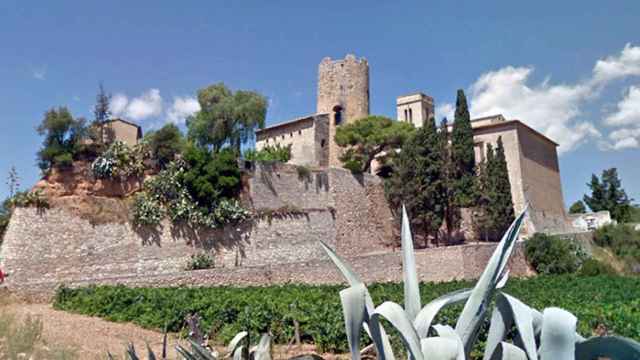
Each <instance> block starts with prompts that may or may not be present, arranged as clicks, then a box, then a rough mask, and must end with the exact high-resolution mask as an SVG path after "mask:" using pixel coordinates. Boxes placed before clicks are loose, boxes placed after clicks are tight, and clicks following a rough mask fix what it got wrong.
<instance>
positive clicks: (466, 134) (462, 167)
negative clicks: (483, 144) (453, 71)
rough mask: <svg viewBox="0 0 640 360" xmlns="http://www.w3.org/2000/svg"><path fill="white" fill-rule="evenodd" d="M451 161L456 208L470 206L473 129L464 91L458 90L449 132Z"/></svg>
mask: <svg viewBox="0 0 640 360" xmlns="http://www.w3.org/2000/svg"><path fill="white" fill-rule="evenodd" d="M451 161H452V170H453V177H452V179H453V180H454V197H455V201H456V203H457V205H458V206H460V207H467V206H472V205H473V204H474V203H475V201H476V198H475V197H476V193H475V186H474V184H475V180H476V174H475V167H476V162H475V153H474V150H473V129H472V128H471V117H470V115H469V108H468V106H467V98H466V97H465V95H464V91H462V90H458V95H457V99H456V112H455V121H454V123H453V129H452V131H451Z"/></svg>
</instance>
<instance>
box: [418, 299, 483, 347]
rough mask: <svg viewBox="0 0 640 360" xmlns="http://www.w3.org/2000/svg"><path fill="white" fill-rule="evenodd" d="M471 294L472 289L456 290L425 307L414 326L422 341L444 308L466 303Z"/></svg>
mask: <svg viewBox="0 0 640 360" xmlns="http://www.w3.org/2000/svg"><path fill="white" fill-rule="evenodd" d="M470 294H471V289H462V290H456V291H453V292H450V293H448V294H445V295H442V296H440V297H438V298H436V299H434V300H432V301H431V302H430V303H428V304H427V305H425V307H423V308H422V310H420V312H419V313H418V316H416V319H415V320H414V321H413V326H414V327H415V328H416V331H417V332H418V336H420V338H421V339H424V338H426V337H427V334H428V333H429V328H430V327H431V323H432V322H433V319H434V318H435V317H436V315H438V313H439V312H440V310H442V308H443V307H445V306H447V305H453V304H456V303H459V302H460V301H464V300H466V299H467V298H469V295H470Z"/></svg>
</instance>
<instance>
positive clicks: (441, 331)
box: [433, 324, 464, 360]
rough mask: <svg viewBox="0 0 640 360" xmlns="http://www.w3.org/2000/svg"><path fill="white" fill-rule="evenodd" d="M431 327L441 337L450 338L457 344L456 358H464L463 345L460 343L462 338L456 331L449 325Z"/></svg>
mask: <svg viewBox="0 0 640 360" xmlns="http://www.w3.org/2000/svg"><path fill="white" fill-rule="evenodd" d="M433 328H434V329H435V330H436V332H437V333H438V335H440V337H443V338H447V339H452V340H454V341H455V342H456V343H457V344H458V352H457V355H456V360H464V345H463V344H462V340H461V339H460V336H458V333H456V331H455V330H454V329H453V328H452V327H451V326H449V325H440V324H438V325H434V326H433Z"/></svg>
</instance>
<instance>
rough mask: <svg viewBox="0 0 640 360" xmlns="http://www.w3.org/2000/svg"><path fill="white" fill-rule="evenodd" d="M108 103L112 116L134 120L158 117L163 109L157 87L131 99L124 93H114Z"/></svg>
mask: <svg viewBox="0 0 640 360" xmlns="http://www.w3.org/2000/svg"><path fill="white" fill-rule="evenodd" d="M110 105H111V113H112V114H113V116H114V117H125V118H126V119H129V120H135V121H141V120H145V119H148V118H152V117H158V116H160V115H161V114H162V110H163V104H162V96H160V90H158V89H149V90H147V91H145V92H144V93H142V95H140V96H139V97H135V98H133V99H131V100H129V98H128V97H127V96H126V95H124V94H116V95H114V96H113V98H111V104H110Z"/></svg>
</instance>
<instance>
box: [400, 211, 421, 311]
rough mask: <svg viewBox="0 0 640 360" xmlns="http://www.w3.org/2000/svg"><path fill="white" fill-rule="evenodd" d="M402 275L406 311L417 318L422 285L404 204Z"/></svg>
mask: <svg viewBox="0 0 640 360" xmlns="http://www.w3.org/2000/svg"><path fill="white" fill-rule="evenodd" d="M400 237H401V239H402V277H403V280H404V311H406V312H407V315H409V319H411V321H413V320H415V318H416V316H418V312H420V308H421V307H422V305H420V285H419V283H418V272H417V270H416V258H415V255H414V253H413V237H412V236H411V228H410V227H409V216H407V209H406V208H405V207H404V204H403V205H402V230H401V235H400Z"/></svg>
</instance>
